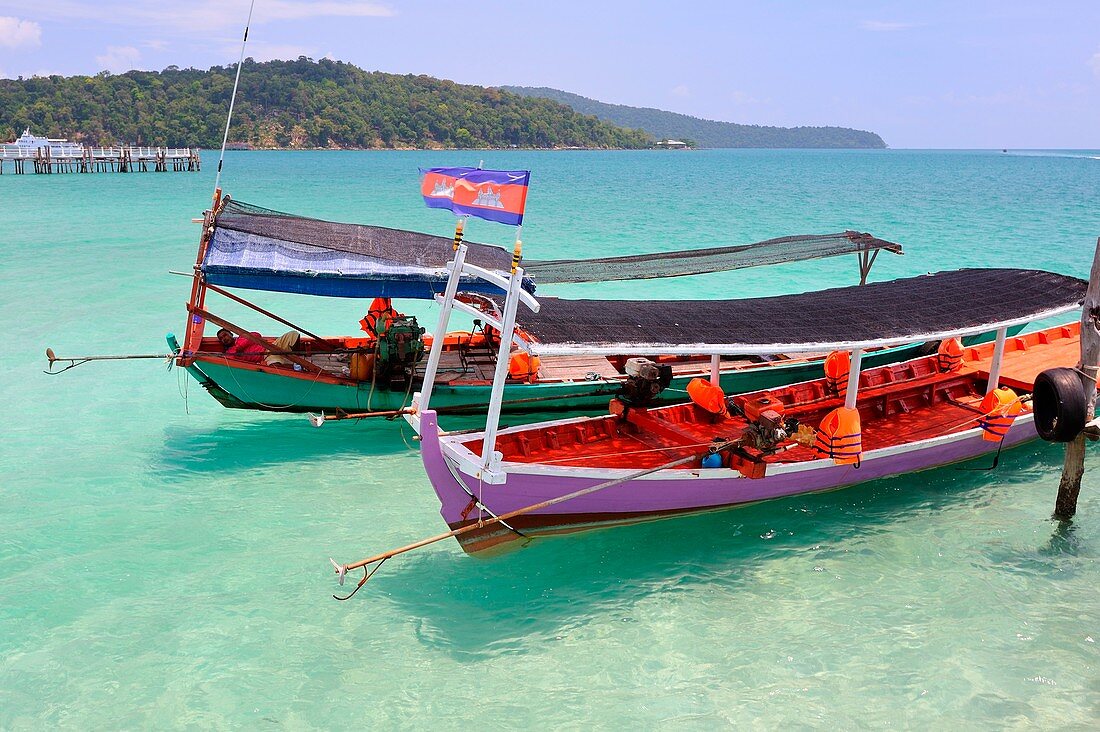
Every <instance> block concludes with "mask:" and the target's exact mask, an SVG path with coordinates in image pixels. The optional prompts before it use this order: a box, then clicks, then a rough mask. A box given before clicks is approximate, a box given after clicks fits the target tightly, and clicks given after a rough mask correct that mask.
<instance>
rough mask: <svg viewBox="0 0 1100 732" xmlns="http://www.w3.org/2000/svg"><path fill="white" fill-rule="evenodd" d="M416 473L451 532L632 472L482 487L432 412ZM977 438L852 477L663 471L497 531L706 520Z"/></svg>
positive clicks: (839, 468)
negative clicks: (705, 514) (688, 517)
mask: <svg viewBox="0 0 1100 732" xmlns="http://www.w3.org/2000/svg"><path fill="white" fill-rule="evenodd" d="M421 428H422V450H421V454H422V456H423V460H424V467H425V468H426V470H427V472H428V477H429V479H430V480H431V482H432V485H433V487H434V488H435V492H436V495H438V496H439V500H440V502H441V504H442V508H441V509H440V514H441V515H442V516H443V519H444V520H445V521H446V522H447V524H448V525H449V526H450V527H451V528H452V529H456V528H460V527H464V526H468V525H470V524H474V523H477V521H478V519H479V518H488V516H489V515H488V514H486V513H484V512H483V511H479V509H478V508H477V507H476V505H475V503H474V500H473V496H477V497H479V498H480V501H481V503H482V504H483V505H484V506H485V508H486V509H488V510H490V511H492V512H493V513H494V514H496V515H501V514H505V513H508V512H510V511H515V510H517V509H520V508H525V507H527V506H532V505H535V504H538V503H541V502H543V501H547V500H550V499H554V498H558V497H560V496H564V495H567V494H570V493H573V492H575V491H578V490H582V489H584V488H588V487H590V486H594V485H597V484H599V483H603V482H606V481H608V480H613V479H616V478H620V477H623V476H625V475H627V474H629V473H630V472H632V471H623V470H599V469H589V468H566V467H550V466H545V465H539V464H537V463H530V464H529V463H504V464H503V466H502V468H503V470H504V471H506V473H507V478H506V482H504V483H501V484H497V485H493V484H490V483H482V482H481V481H479V479H478V478H477V477H475V476H476V471H475V470H474V469H473V465H471V457H472V456H471V454H470V453H469V451H468V450H466V449H465V447H464V446H463V443H464V442H465V441H468V440H470V439H477V438H478V436H473V437H471V436H469V435H463V436H461V437H446V436H444V437H442V438H441V436H440V434H439V429H438V425H437V422H436V416H435V413H434V412H431V411H428V412H425V413H424V415H423V418H422V422H421ZM981 435H982V433H981V430H979V429H976V428H975V429H971V430H967V431H964V432H959V433H955V434H951V435H948V436H945V437H939V438H935V439H931V440H922V441H919V442H914V443H910V444H907V445H899V446H896V447H891V448H884V449H881V450H871V451H868V452H866V453H865V454H864V456H863V460H862V464H861V465H860V467H859V468H856V467H854V466H852V465H835V464H833V463H832V461H829V460H815V461H812V462H806V463H798V464H793V465H783V466H781V465H772V466H769V468H768V470H769V474H768V475H767V476H766V477H764V478H759V479H750V478H744V477H741V476H740V474H739V473H737V472H736V471H732V470H729V469H726V468H717V469H711V470H706V469H690V470H689V469H673V470H666V471H662V472H660V473H655V474H652V475H650V476H646V477H644V478H640V479H634V480H629V481H627V482H625V483H622V484H619V485H615V486H612V487H609V488H606V489H604V490H601V491H598V492H595V493H591V494H588V495H585V496H580V497H578V498H575V499H571V500H569V501H565V502H563V503H559V504H556V505H553V506H549V507H546V508H543V509H539V510H536V511H532V512H531V513H527V514H525V515H523V516H517V517H515V518H514V519H511V520H509V521H508V522H507V523H508V525H509V526H511V527H513V528H514V529H516V530H518V531H519V532H522V533H523V534H524V535H527V536H538V535H545V534H551V533H561V532H568V531H578V530H582V529H587V528H594V527H597V526H606V525H615V524H624V523H635V522H640V521H651V520H654V519H658V518H664V517H668V516H674V515H682V514H687V513H697V512H702V511H713V510H718V509H723V508H730V507H733V506H739V505H743V504H747V503H754V502H757V501H764V500H769V499H772V498H781V497H784V496H793V495H798V494H802V493H814V492H818V491H827V490H834V489H836V488H841V487H846V486H850V485H855V484H857V483H863V482H866V481H869V480H875V479H877V478H884V477H888V476H893V475H901V474H905V473H912V472H916V471H919V470H927V469H929V468H935V467H939V466H943V465H949V464H951V463H956V462H960V461H963V460H969V459H972V458H976V457H980V456H982V455H986V454H990V453H993V452H995V451H996V450H997V448H998V444H997V443H996V442H990V441H987V440H984V439H982V436H981ZM1035 436H1036V435H1035V429H1034V426H1033V423H1032V418H1031V415H1030V414H1027V415H1021V417H1020V418H1019V419H1017V420H1016V422H1015V423H1014V424H1013V426H1012V429H1011V430H1010V431H1009V433H1008V435H1007V436H1006V437H1005V441H1004V447H1005V448H1008V447H1012V446H1015V445H1018V444H1020V443H1023V442H1026V441H1028V440H1030V439H1033V438H1035ZM517 538H520V537H519V536H518V535H517V533H516V531H513V530H511V529H509V528H506V527H505V526H502V525H500V524H493V525H490V526H487V527H483V528H479V529H475V530H472V531H469V532H466V533H464V534H462V535H460V536H459V537H458V539H459V542H460V543H461V544H462V546H463V548H464V549H466V550H467V551H469V552H476V551H481V550H484V549H488V548H490V547H492V546H494V545H496V544H500V543H503V542H507V541H512V540H515V539H517Z"/></svg>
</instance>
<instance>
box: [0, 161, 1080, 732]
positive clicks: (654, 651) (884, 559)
mask: <svg viewBox="0 0 1100 732" xmlns="http://www.w3.org/2000/svg"><path fill="white" fill-rule="evenodd" d="M1097 156H1100V153H1097V152H1087V151H1083V152H1070V153H1067V152H1062V151H1059V152H1057V153H1049V154H1048V153H1042V152H1041V151H1039V152H1034V153H1030V154H1027V155H1023V154H1020V155H1003V154H1000V153H994V152H907V151H873V152H828V151H820V152H818V151H814V152H807V151H768V152H764V151H699V152H688V153H663V152H637V153H634V152H606V153H605V152H556V153H536V152H512V153H496V152H485V153H454V152H450V153H424V152H362V153H358V152H347V153H333V152H316V153H314V152H286V153H230V154H229V155H227V162H226V173H225V175H224V176H223V184H224V187H225V188H226V190H227V191H229V192H231V193H232V194H233V195H234V196H235V197H238V198H240V199H242V200H246V201H250V202H255V203H258V204H262V205H266V206H270V207H272V208H276V209H282V210H290V211H298V212H305V213H310V214H312V215H316V216H319V217H328V218H334V219H343V220H358V221H366V222H370V223H377V224H383V225H389V226H396V227H409V228H416V229H421V230H424V231H432V232H438V233H440V234H444V235H448V234H449V233H450V231H451V226H452V221H451V220H450V218H449V217H448V216H447V215H445V214H443V213H441V212H438V211H429V210H427V209H425V208H423V206H422V205H421V204H420V202H419V200H418V197H417V192H416V184H417V183H416V177H415V169H416V167H417V166H418V165H443V164H476V163H477V162H478V160H479V159H482V158H483V159H484V162H485V165H486V167H530V168H531V169H532V170H533V171H534V172H533V176H532V190H531V195H530V199H529V208H528V219H527V225H526V226H525V228H524V240H525V251H526V253H527V254H528V255H529V256H530V257H532V258H552V257H571V256H599V255H610V254H619V253H628V252H635V251H658V250H661V249H669V248H678V247H685V246H700V245H704V244H716V243H743V242H749V241H755V240H760V239H764V238H768V237H773V236H779V235H784V234H793V233H810V232H829V231H838V230H843V229H846V228H858V229H860V230H864V231H870V232H872V233H874V234H876V235H878V236H881V237H883V238H886V239H890V240H893V241H898V242H901V243H902V244H904V245H905V247H906V254H905V255H904V256H903V257H893V256H889V255H882V256H881V257H880V258H879V261H878V263H877V264H876V269H875V272H874V277H875V278H878V279H888V278H892V277H896V276H902V275H911V274H915V273H921V272H926V271H930V270H937V269H947V268H955V267H960V266H974V265H989V264H994V265H1004V266H1034V267H1041V268H1047V269H1051V270H1056V271H1060V272H1066V273H1070V274H1076V275H1080V276H1085V275H1086V274H1087V272H1088V266H1089V264H1090V262H1091V256H1092V251H1093V248H1094V246H1095V242H1096V237H1097V235H1100V220H1098V218H1097V214H1096V211H1097V208H1096V205H1097V201H1098V200H1100V160H1098V159H1096V157H1097ZM205 162H206V168H205V170H204V171H203V172H202V173H201V174H197V175H187V174H182V173H180V174H163V175H158V174H151V173H150V174H135V175H129V176H124V175H106V174H104V175H96V176H84V177H81V176H71V175H70V176H58V175H55V176H31V175H27V176H21V177H17V176H13V175H8V174H5V175H3V177H0V200H3V202H4V206H3V208H4V211H5V218H6V226H5V230H4V237H3V243H2V244H0V249H2V251H3V257H2V258H0V271H2V273H3V277H2V282H3V287H2V290H0V317H2V319H3V322H4V323H5V327H6V334H7V338H6V347H5V349H4V350H3V352H2V354H0V362H2V364H3V369H2V370H0V373H2V376H0V396H2V398H3V404H4V405H6V415H5V420H4V422H5V424H4V428H3V440H2V441H0V474H2V475H3V476H4V480H3V482H2V483H0V486H2V487H0V495H2V503H0V506H2V509H0V511H2V513H0V516H2V518H3V522H2V530H0V728H5V729H8V728H16V729H26V728H44V727H64V728H79V729H102V728H134V727H157V728H161V727H172V728H174V727H185V726H187V727H198V728H207V727H217V728H271V729H275V728H278V727H284V728H288V729H304V728H317V727H322V728H324V727H337V726H340V727H345V726H356V727H367V726H370V727H377V726H397V725H405V726H418V727H423V726H427V725H429V724H432V725H439V726H441V727H443V728H453V727H458V726H460V725H465V724H482V725H486V726H490V727H518V726H525V727H536V728H546V727H552V726H553V727H556V726H562V725H564V726H572V727H579V726H582V725H599V726H609V725H611V724H633V725H638V726H643V727H653V726H657V725H665V726H672V725H677V726H680V725H683V726H688V727H694V728H707V729H709V728H713V727H716V726H738V727H744V726H746V725H750V724H751V725H754V726H756V727H761V728H769V729H770V728H776V727H780V726H789V725H794V726H798V727H843V728H850V727H863V726H868V727H918V728H929V727H932V728H948V727H952V726H966V727H968V728H972V727H983V728H1001V727H1004V726H1013V727H1022V726H1027V725H1037V726H1040V727H1041V728H1069V729H1086V728H1095V727H1096V726H1097V725H1098V724H1100V670H1098V664H1100V654H1098V646H1097V642H1096V641H1097V639H1098V638H1100V590H1098V589H1097V588H1098V587H1100V562H1098V561H1097V560H1098V557H1100V484H1098V483H1097V480H1096V475H1097V474H1098V473H1097V472H1096V471H1098V470H1100V462H1098V460H1100V456H1098V455H1096V454H1095V450H1093V451H1092V454H1090V456H1089V458H1090V468H1091V469H1092V472H1091V473H1090V474H1089V475H1088V476H1087V477H1086V485H1085V487H1084V489H1083V491H1082V497H1081V502H1080V512H1079V515H1078V518H1077V520H1076V521H1075V522H1074V523H1073V525H1072V526H1071V527H1069V528H1059V527H1058V526H1057V525H1056V524H1054V523H1053V522H1052V521H1051V520H1050V519H1049V516H1050V512H1051V509H1052V508H1053V503H1054V496H1055V493H1056V490H1057V482H1058V474H1059V467H1060V463H1061V452H1060V449H1059V448H1057V447H1054V446H1048V445H1044V444H1038V443H1036V444H1032V445H1031V446H1027V447H1023V448H1021V449H1019V450H1016V451H1013V452H1011V453H1010V454H1007V455H1006V456H1005V458H1004V459H1003V460H1002V463H1001V466H1000V467H999V468H998V469H997V470H995V471H993V472H976V471H971V472H962V471H958V470H940V471H934V472H930V473H926V474H922V475H919V476H911V477H906V478H899V479H894V480H884V481H878V482H875V483H872V484H869V485H866V486H861V487H856V488H852V489H849V490H846V491H841V492H836V493H831V494H826V495H820V496H812V497H803V498H794V499H789V500H783V501H776V502H772V503H769V504H764V505H758V506H753V507H749V508H745V509H741V510H735V511H729V512H725V513H720V514H712V515H708V516H701V517H694V518H685V519H679V520H670V521H664V522H659V523H655V524H649V525H644V526H636V527H630V528H621V529H614V530H607V531H601V532H591V533H588V534H584V535H577V536H573V537H567V538H561V539H555V540H544V541H540V542H536V543H534V544H532V545H531V546H529V547H527V548H525V549H523V550H521V551H518V552H513V553H510V554H507V555H504V556H500V557H495V558H490V559H484V558H470V557H467V556H465V555H464V554H462V552H461V551H460V550H459V549H458V546H457V544H455V543H453V542H445V543H440V544H436V545H434V546H431V547H429V548H427V549H424V550H422V551H420V552H418V553H415V554H411V555H408V556H406V557H403V558H399V559H395V560H393V561H392V562H389V563H388V564H387V565H386V566H385V567H384V568H383V570H382V571H381V572H379V573H378V575H376V577H375V579H373V580H372V581H371V583H370V584H368V585H367V587H366V588H365V589H364V590H363V591H362V592H361V593H360V594H359V595H358V596H357V597H356V598H354V599H353V600H352V601H349V602H347V603H337V602H335V601H333V600H332V599H331V597H330V593H331V592H333V591H335V590H336V589H337V588H336V585H335V582H334V580H333V578H332V575H331V569H330V568H329V566H328V561H327V559H328V557H329V556H330V555H331V556H335V557H337V559H339V560H340V561H351V560H355V559H358V558H360V557H363V556H367V555H369V554H373V553H375V552H377V551H381V550H384V549H388V548H391V547H394V546H397V545H400V544H404V543H407V542H409V541H412V540H414V539H417V538H420V537H422V536H427V535H430V534H435V533H438V532H439V531H441V530H442V529H443V528H444V526H443V523H442V521H441V520H440V518H439V515H438V504H437V502H436V499H435V496H434V494H433V493H432V492H431V488H430V486H429V485H428V483H427V481H426V479H425V478H424V475H423V472H422V470H421V467H420V463H419V458H418V455H417V453H416V452H415V451H414V450H413V449H410V448H409V446H408V445H409V444H412V443H411V441H409V432H408V429H407V428H404V429H402V427H401V426H400V425H398V424H393V423H374V424H332V425H327V426H326V427H325V428H323V429H321V430H315V429H313V428H311V427H309V426H308V424H307V423H306V422H305V420H304V419H303V418H301V417H286V416H279V415H269V414H259V413H249V412H233V411H229V410H225V409H223V408H221V407H220V406H219V405H217V404H216V403H215V402H214V401H213V400H212V399H210V398H209V397H208V396H207V395H206V394H205V393H204V392H203V391H202V390H201V388H197V387H196V386H195V385H194V384H193V383H189V382H190V380H189V379H186V378H183V375H182V374H181V373H180V372H178V371H167V370H165V369H164V368H162V367H161V365H159V364H158V362H155V361H132V362H119V363H106V364H89V365H86V366H83V367H81V368H79V369H76V370H73V371H71V372H69V373H67V374H65V375H63V376H53V377H51V376H46V375H44V374H42V373H41V370H42V368H43V367H44V365H45V359H44V357H43V355H42V352H43V349H44V348H45V347H46V346H52V347H53V348H54V349H55V350H56V351H57V352H58V353H59V354H71V355H83V354H87V353H160V352H163V351H164V350H165V345H164V341H163V334H164V333H165V332H166V331H168V330H175V331H177V332H179V331H180V330H181V329H182V326H183V320H184V318H183V315H182V313H183V304H184V302H185V301H186V299H187V295H188V288H189V283H188V281H187V280H186V279H184V278H182V277H178V276H174V275H171V274H169V271H170V270H178V271H186V270H188V269H189V267H190V266H191V264H192V263H193V261H194V260H193V258H194V251H195V246H196V242H197V238H198V233H199V232H198V227H197V226H195V225H192V224H190V223H189V221H190V219H191V217H193V216H198V215H199V214H200V212H201V210H202V208H203V207H204V206H205V205H206V204H207V203H208V201H209V196H210V192H211V188H212V185H213V170H214V167H215V162H216V161H215V159H214V155H213V154H209V153H208V154H207V156H206V158H205ZM5 173H10V169H9V170H6V171H5ZM468 236H469V237H470V238H471V239H474V240H483V241H484V240H488V241H494V242H498V243H502V244H510V230H509V229H507V228H505V227H501V226H496V225H493V224H488V223H481V222H476V221H475V222H473V223H471V225H470V227H469V229H468ZM849 259H854V258H845V259H844V260H843V261H840V260H836V261H821V262H813V263H806V264H798V265H788V266H783V267H775V268H770V269H765V270H745V271H742V272H734V273H724V274H715V275H708V276H705V277H700V278H696V279H694V280H690V281H677V280H665V281H660V282H653V283H644V284H642V285H636V284H632V283H626V282H623V283H611V284H607V285H585V286H579V285H578V286H569V287H554V288H551V287H546V288H544V290H543V291H544V292H547V293H553V294H564V295H569V296H581V295H595V294H598V295H600V296H616V297H635V298H644V297H656V296H691V297H718V296H725V297H729V296H738V295H757V294H764V293H769V292H796V291H802V290H806V289H811V288H816V287H825V286H835V285H842V284H849V283H851V282H853V281H854V278H855V277H856V268H855V263H854V261H848V260H849ZM980 296H981V293H975V297H980ZM256 299H257V301H259V302H260V303H261V304H264V305H271V306H273V307H276V308H277V309H279V310H280V311H281V312H284V313H286V314H289V315H291V319H292V320H297V321H299V322H300V323H302V324H303V325H305V326H306V327H307V328H310V329H311V330H315V331H318V330H319V331H322V332H331V333H340V332H349V331H351V330H353V329H354V328H356V327H357V326H356V325H355V321H356V320H358V318H359V317H361V316H362V312H361V311H362V304H361V303H355V302H353V301H328V302H319V301H313V300H311V299H309V298H301V297H294V296H279V295H259V296H257V298H256ZM214 302H215V301H213V300H211V305H213V304H214ZM919 305H920V304H919V303H914V307H919ZM217 309H218V310H219V312H223V313H225V314H226V315H227V316H228V317H230V319H236V320H240V321H242V322H246V323H249V324H254V325H255V326H256V327H262V328H264V329H270V326H269V325H268V324H266V323H263V322H262V321H255V320H250V319H249V317H248V316H246V315H245V314H243V313H241V312H240V310H238V309H235V308H231V307H221V306H219V307H218V308H217ZM417 312H419V313H421V314H425V315H430V312H431V311H430V310H429V309H428V308H427V307H423V306H422V307H420V308H418V309H417ZM776 317H798V314H797V313H777V314H776Z"/></svg>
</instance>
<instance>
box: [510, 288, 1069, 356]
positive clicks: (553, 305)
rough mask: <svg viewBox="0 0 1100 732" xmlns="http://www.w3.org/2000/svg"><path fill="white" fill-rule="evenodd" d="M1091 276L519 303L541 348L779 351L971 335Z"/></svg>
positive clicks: (1046, 310)
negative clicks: (531, 306)
mask: <svg viewBox="0 0 1100 732" xmlns="http://www.w3.org/2000/svg"><path fill="white" fill-rule="evenodd" d="M1085 286H1086V283H1085V282H1084V280H1079V279H1077V278H1076V277H1067V276H1065V275H1059V274H1054V273H1052V272H1042V271H1035V270H1023V269H961V270H956V271H953V272H938V273H936V274H929V275H922V276H920V277H909V278H906V279H898V280H893V281H891V282H877V283H873V284H869V285H863V286H853V287H839V288H835V289H831V290H822V291H819V292H807V293H804V294H801V295H781V296H778V297H756V298H747V299H742V300H671V301H669V300H657V301H654V300H636V301H635V300H562V299H558V298H552V297H546V298H539V303H540V305H541V308H540V310H539V312H538V313H531V312H528V311H525V310H521V313H520V316H519V321H520V324H521V325H522V327H523V328H524V329H525V330H526V331H527V332H528V333H530V334H531V335H532V336H534V338H535V339H536V340H537V341H538V343H537V344H535V345H534V346H533V347H532V351H533V352H534V353H538V354H543V355H552V354H565V353H608V354H612V353H670V354H671V353H684V354H690V353H725V354H735V353H781V352H799V351H815V350H829V349H831V348H867V347H872V346H880V345H892V344H897V343H906V342H915V341H926V340H939V339H941V338H946V337H949V336H953V335H971V334H976V333H981V332H984V331H988V330H991V329H993V328H998V327H1006V326H1011V325H1017V324H1021V323H1026V322H1028V321H1031V320H1036V319H1039V318H1043V317H1047V316H1050V315H1055V314H1057V313H1060V312H1065V311H1067V310H1069V309H1072V308H1074V307H1076V306H1077V305H1079V304H1080V302H1081V300H1082V298H1083V297H1084V294H1085Z"/></svg>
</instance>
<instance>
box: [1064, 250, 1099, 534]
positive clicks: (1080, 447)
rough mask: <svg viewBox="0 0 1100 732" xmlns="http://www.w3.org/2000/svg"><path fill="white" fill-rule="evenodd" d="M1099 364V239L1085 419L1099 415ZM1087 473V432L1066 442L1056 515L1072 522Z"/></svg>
mask: <svg viewBox="0 0 1100 732" xmlns="http://www.w3.org/2000/svg"><path fill="white" fill-rule="evenodd" d="M1097 364H1100V239H1097V240H1096V253H1095V255H1094V256H1093V260H1092V271H1091V272H1090V273H1089V286H1088V290H1087V291H1086V292H1085V301H1084V302H1083V303H1082V304H1081V361H1080V363H1078V364H1077V373H1078V375H1079V376H1080V377H1081V384H1082V386H1083V387H1084V390H1085V404H1086V406H1087V410H1088V411H1087V417H1086V419H1085V421H1086V422H1091V421H1092V419H1093V418H1094V417H1095V416H1096V374H1097V370H1098V368H1097ZM1084 474H1085V433H1084V432H1082V433H1081V434H1079V435H1077V437H1075V438H1073V441H1072V442H1068V443H1066V458H1065V462H1064V463H1063V464H1062V480H1061V482H1059V483H1058V499H1057V500H1056V501H1055V503H1054V518H1056V519H1058V520H1059V521H1069V520H1070V519H1072V518H1073V515H1074V514H1075V513H1077V496H1078V495H1079V494H1080V493H1081V478H1082V477H1083V476H1084Z"/></svg>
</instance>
